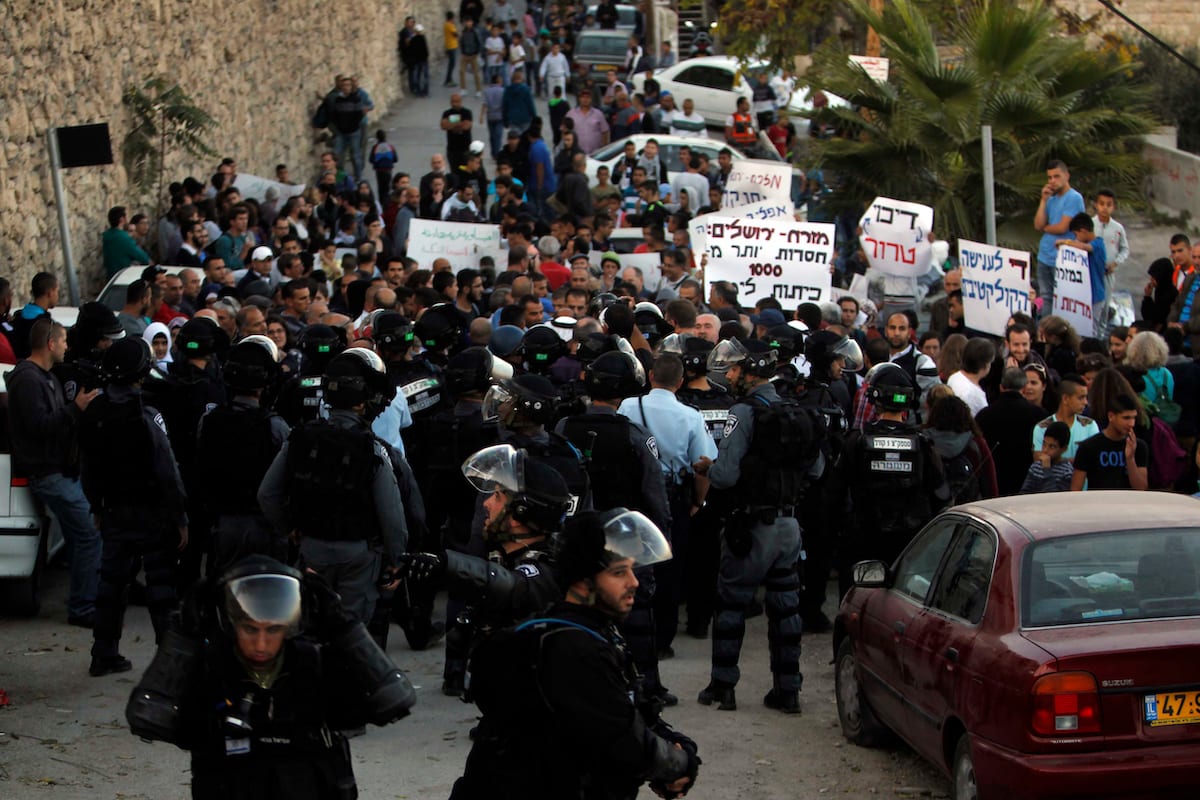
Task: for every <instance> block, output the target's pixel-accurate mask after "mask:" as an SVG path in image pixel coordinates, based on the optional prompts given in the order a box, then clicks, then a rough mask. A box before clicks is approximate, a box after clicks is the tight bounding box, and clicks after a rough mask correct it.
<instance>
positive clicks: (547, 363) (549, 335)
mask: <svg viewBox="0 0 1200 800" xmlns="http://www.w3.org/2000/svg"><path fill="white" fill-rule="evenodd" d="M568 349H569V348H568V345H567V343H566V342H565V341H563V339H562V337H561V336H559V335H558V332H557V331H556V330H555V328H553V327H552V326H550V325H546V324H541V325H534V326H533V327H532V328H530V329H529V330H527V331H525V336H524V337H522V339H521V355H522V356H523V357H524V359H525V360H524V366H525V371H526V372H530V373H533V374H534V375H542V376H545V377H547V378H549V379H550V380H551V381H552V382H555V383H558V382H559V381H558V379H557V378H556V377H555V373H554V371H553V367H554V365H555V364H556V363H558V360H559V359H560V358H562V357H563V356H565V355H567V352H568Z"/></svg>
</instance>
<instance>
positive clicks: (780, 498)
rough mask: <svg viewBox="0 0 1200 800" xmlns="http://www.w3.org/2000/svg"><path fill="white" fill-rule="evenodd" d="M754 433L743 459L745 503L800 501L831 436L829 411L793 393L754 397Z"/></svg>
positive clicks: (741, 484) (781, 505) (785, 504)
mask: <svg viewBox="0 0 1200 800" xmlns="http://www.w3.org/2000/svg"><path fill="white" fill-rule="evenodd" d="M751 408H752V409H753V413H754V438H753V439H751V441H750V448H749V450H748V451H747V453H746V456H745V458H743V460H742V465H741V471H742V477H741V480H740V481H739V482H738V486H739V489H741V490H744V492H743V496H744V497H746V504H747V505H750V506H775V507H778V508H784V507H788V506H794V505H797V504H798V503H799V502H800V501H801V500H803V499H804V492H805V489H807V488H808V481H809V476H808V473H809V471H810V470H811V469H812V467H813V465H814V464H816V463H817V460H818V459H819V458H821V456H822V448H823V447H824V446H825V443H826V440H827V438H828V437H827V433H826V426H825V417H824V415H822V414H821V412H820V411H818V410H816V409H814V408H807V407H805V406H802V405H801V404H800V403H798V402H797V401H796V400H794V399H792V398H790V397H788V398H782V399H780V400H776V401H774V402H772V403H770V404H765V403H761V402H754V403H752V404H751Z"/></svg>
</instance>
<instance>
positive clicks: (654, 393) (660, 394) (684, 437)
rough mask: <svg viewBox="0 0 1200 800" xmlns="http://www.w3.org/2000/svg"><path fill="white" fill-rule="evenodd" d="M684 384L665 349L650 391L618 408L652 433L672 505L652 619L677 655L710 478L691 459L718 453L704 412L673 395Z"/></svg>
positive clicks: (664, 653)
mask: <svg viewBox="0 0 1200 800" xmlns="http://www.w3.org/2000/svg"><path fill="white" fill-rule="evenodd" d="M674 335H675V334H672V336H674ZM682 385H683V362H682V361H680V359H679V357H678V356H676V355H673V354H671V353H663V354H661V355H659V356H658V358H656V359H655V360H654V367H653V369H652V370H651V372H650V387H651V388H650V393H649V394H647V395H644V396H643V395H639V396H637V397H628V398H626V399H625V400H623V401H622V402H621V405H620V406H619V407H618V408H617V413H618V414H622V415H624V416H626V417H628V418H629V419H631V420H633V421H634V422H637V423H639V424H640V425H641V426H642V427H643V428H645V429H646V430H647V431H648V432H649V433H650V435H651V436H653V437H654V442H655V444H656V445H657V446H658V461H659V464H660V465H661V467H662V471H663V477H664V479H665V481H666V486H667V502H668V504H669V507H670V509H671V543H672V546H673V547H674V549H675V553H677V555H676V557H675V558H673V559H671V560H670V561H669V562H663V563H661V564H659V565H657V566H656V567H655V578H656V582H657V584H658V586H657V591H656V592H655V596H654V622H655V629H656V630H655V640H656V643H657V646H658V652H659V657H660V658H662V657H667V658H669V657H670V656H672V655H674V651H673V650H672V648H671V642H672V641H673V640H674V638H675V632H676V629H677V628H678V627H679V601H680V598H681V595H682V594H683V582H684V576H685V575H686V574H687V571H688V570H687V566H686V564H687V552H688V549H689V548H690V539H691V537H690V536H689V533H690V531H691V519H692V514H694V513H695V509H696V508H699V506H700V505H701V504H702V503H703V502H704V494H705V492H706V490H707V483H708V481H707V480H705V479H704V478H700V477H698V476H697V475H696V474H695V472H694V471H693V469H692V465H693V464H695V463H696V462H698V461H699V460H700V459H701V458H709V459H712V458H716V455H717V445H716V443H715V442H713V440H712V438H711V437H710V436H709V435H708V430H707V428H706V427H705V424H704V418H703V417H702V416H701V415H700V412H699V411H697V410H696V409H694V408H692V407H691V406H686V405H684V404H683V403H681V402H679V399H678V398H677V397H676V396H675V392H677V391H679V388H680V387H681V386H682Z"/></svg>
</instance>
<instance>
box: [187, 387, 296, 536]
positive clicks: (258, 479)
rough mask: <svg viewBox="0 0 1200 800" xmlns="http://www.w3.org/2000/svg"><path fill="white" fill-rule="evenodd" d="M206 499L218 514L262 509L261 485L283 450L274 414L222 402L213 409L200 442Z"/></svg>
mask: <svg viewBox="0 0 1200 800" xmlns="http://www.w3.org/2000/svg"><path fill="white" fill-rule="evenodd" d="M196 454H197V474H198V478H199V482H200V485H201V486H202V488H203V495H202V496H203V499H204V501H205V503H206V505H207V507H208V509H209V510H210V511H212V512H213V513H216V514H258V513H260V512H259V507H258V486H259V484H260V483H262V479H263V476H264V475H266V474H267V470H268V469H269V468H270V466H271V462H272V461H274V460H275V456H276V455H278V454H279V446H278V445H277V444H276V443H275V441H274V439H273V438H272V436H271V414H270V412H268V411H266V410H264V409H261V408H233V407H232V406H221V407H220V408H215V409H213V410H212V411H210V412H209V413H208V414H207V415H206V416H205V417H204V420H203V423H202V425H201V427H200V438H199V441H198V442H197V445H196Z"/></svg>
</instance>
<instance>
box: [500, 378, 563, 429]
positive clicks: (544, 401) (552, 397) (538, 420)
mask: <svg viewBox="0 0 1200 800" xmlns="http://www.w3.org/2000/svg"><path fill="white" fill-rule="evenodd" d="M557 403H558V392H557V391H555V389H554V384H552V383H551V382H550V381H549V380H547V379H546V378H543V377H542V376H541V375H528V374H526V375H518V376H517V377H515V378H509V379H508V380H503V381H500V383H497V384H496V385H494V386H492V387H491V388H490V389H488V392H487V394H486V395H484V398H483V418H484V419H485V420H491V419H498V420H500V422H502V423H503V424H504V425H506V426H510V427H512V426H513V423H514V422H515V423H518V424H519V423H521V422H526V423H529V424H532V425H546V424H547V423H549V422H551V421H553V419H554V410H555V407H556V405H557Z"/></svg>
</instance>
